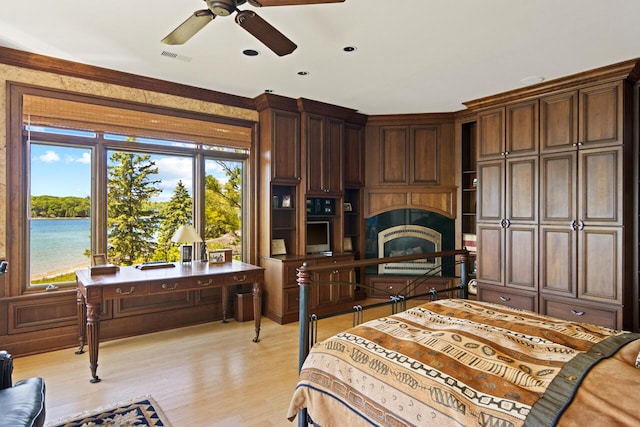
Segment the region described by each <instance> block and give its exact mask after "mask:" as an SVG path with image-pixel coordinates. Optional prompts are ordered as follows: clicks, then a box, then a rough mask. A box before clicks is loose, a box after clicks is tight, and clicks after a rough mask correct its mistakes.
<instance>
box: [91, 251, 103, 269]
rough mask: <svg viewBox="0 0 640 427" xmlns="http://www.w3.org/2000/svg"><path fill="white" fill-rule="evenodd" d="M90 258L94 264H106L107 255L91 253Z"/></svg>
mask: <svg viewBox="0 0 640 427" xmlns="http://www.w3.org/2000/svg"><path fill="white" fill-rule="evenodd" d="M91 260H92V262H93V265H94V266H96V265H106V264H107V256H106V255H105V254H93V255H91Z"/></svg>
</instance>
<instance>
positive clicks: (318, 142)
mask: <svg viewBox="0 0 640 427" xmlns="http://www.w3.org/2000/svg"><path fill="white" fill-rule="evenodd" d="M324 131H325V128H324V117H323V116H319V115H315V114H306V119H305V137H306V150H307V152H306V164H307V171H306V173H305V176H306V179H307V192H308V193H311V194H321V195H324V193H325V192H324V188H323V182H322V180H323V170H324V168H325V167H327V165H326V164H325V163H326V161H327V159H326V155H325V154H324V143H323V141H324Z"/></svg>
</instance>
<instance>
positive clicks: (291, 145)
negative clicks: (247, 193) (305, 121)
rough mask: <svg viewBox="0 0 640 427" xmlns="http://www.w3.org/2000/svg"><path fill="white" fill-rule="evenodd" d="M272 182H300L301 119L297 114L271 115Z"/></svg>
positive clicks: (283, 112) (282, 112)
mask: <svg viewBox="0 0 640 427" xmlns="http://www.w3.org/2000/svg"><path fill="white" fill-rule="evenodd" d="M271 120H272V123H271V125H272V127H271V132H272V134H271V159H269V161H268V163H267V164H270V165H271V181H272V182H273V183H293V184H297V183H298V181H299V180H300V118H299V115H298V114H297V113H288V112H286V111H279V110H274V111H273V112H272V115H271Z"/></svg>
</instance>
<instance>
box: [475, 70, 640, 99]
mask: <svg viewBox="0 0 640 427" xmlns="http://www.w3.org/2000/svg"><path fill="white" fill-rule="evenodd" d="M620 79H626V80H628V81H630V82H631V83H635V82H637V81H638V80H640V58H636V59H631V60H629V61H624V62H619V63H617V64H612V65H608V66H606V67H601V68H596V69H593V70H589V71H584V72H581V73H577V74H572V75H570V76H566V77H561V78H558V79H553V80H549V81H548V82H542V83H538V84H535V85H531V86H527V87H524V88H522V89H516V90H511V91H507V92H503V93H499V94H496V95H491V96H487V97H484V98H479V99H475V100H471V101H466V102H463V104H464V105H466V106H467V108H469V109H471V110H477V109H481V108H488V107H493V106H496V105H500V104H505V103H509V102H514V101H523V100H525V99H526V98H530V97H535V96H540V95H545V96H548V95H551V94H552V93H553V92H557V91H562V90H567V89H575V88H576V87H578V86H585V85H590V84H593V83H606V82H608V81H613V80H620Z"/></svg>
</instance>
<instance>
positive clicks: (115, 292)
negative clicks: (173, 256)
mask: <svg viewBox="0 0 640 427" xmlns="http://www.w3.org/2000/svg"><path fill="white" fill-rule="evenodd" d="M148 292H149V283H147V282H140V283H135V284H128V285H113V286H105V287H104V288H103V290H102V299H114V298H122V297H127V296H130V297H137V296H141V295H146V294H147V293H148Z"/></svg>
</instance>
